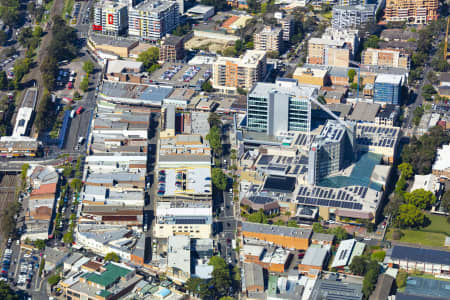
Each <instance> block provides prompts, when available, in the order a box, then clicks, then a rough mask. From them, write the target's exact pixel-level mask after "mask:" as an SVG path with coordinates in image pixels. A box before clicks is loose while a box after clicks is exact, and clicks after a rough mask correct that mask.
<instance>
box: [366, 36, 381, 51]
mask: <svg viewBox="0 0 450 300" xmlns="http://www.w3.org/2000/svg"><path fill="white" fill-rule="evenodd" d="M379 42H380V38H379V37H378V36H376V35H371V36H369V38H367V40H365V41H364V43H363V47H364V49H367V48H379V45H378V43H379Z"/></svg>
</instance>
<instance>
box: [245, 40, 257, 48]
mask: <svg viewBox="0 0 450 300" xmlns="http://www.w3.org/2000/svg"><path fill="white" fill-rule="evenodd" d="M245 48H247V49H254V48H255V44H254V43H253V42H251V41H250V42H247V43H246V44H245Z"/></svg>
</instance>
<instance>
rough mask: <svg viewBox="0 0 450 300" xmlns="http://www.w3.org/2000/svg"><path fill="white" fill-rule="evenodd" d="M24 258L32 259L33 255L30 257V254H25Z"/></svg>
mask: <svg viewBox="0 0 450 300" xmlns="http://www.w3.org/2000/svg"><path fill="white" fill-rule="evenodd" d="M23 257H25V258H30V257H31V255H30V254H28V253H25V254H24V255H23Z"/></svg>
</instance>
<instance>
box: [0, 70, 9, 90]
mask: <svg viewBox="0 0 450 300" xmlns="http://www.w3.org/2000/svg"><path fill="white" fill-rule="evenodd" d="M7 88H8V78H7V77H6V72H5V71H0V90H5V89H7Z"/></svg>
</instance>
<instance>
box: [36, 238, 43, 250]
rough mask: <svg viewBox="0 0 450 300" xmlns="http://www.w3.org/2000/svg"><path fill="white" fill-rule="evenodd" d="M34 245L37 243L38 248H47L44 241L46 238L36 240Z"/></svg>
mask: <svg viewBox="0 0 450 300" xmlns="http://www.w3.org/2000/svg"><path fill="white" fill-rule="evenodd" d="M34 245H35V246H36V248H38V249H39V250H43V249H45V241H44V240H36V241H35V242H34Z"/></svg>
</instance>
